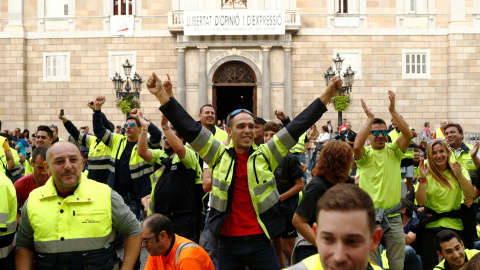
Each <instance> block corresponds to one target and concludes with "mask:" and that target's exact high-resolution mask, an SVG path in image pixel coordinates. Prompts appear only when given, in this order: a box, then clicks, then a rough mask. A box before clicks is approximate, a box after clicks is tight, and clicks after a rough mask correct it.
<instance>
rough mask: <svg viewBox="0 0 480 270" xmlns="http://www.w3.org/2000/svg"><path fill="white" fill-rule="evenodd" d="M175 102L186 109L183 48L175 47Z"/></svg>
mask: <svg viewBox="0 0 480 270" xmlns="http://www.w3.org/2000/svg"><path fill="white" fill-rule="evenodd" d="M177 58H178V60H177V76H178V77H177V100H178V103H180V105H182V106H183V107H184V108H186V105H187V103H186V100H187V81H186V78H185V72H186V70H185V47H177Z"/></svg>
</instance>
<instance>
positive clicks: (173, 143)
mask: <svg viewBox="0 0 480 270" xmlns="http://www.w3.org/2000/svg"><path fill="white" fill-rule="evenodd" d="M167 124H168V119H167V117H165V115H162V129H163V127H164V126H166V125H167ZM163 133H164V134H165V137H167V140H168V144H170V147H172V149H173V151H174V152H175V153H176V154H177V155H178V157H179V158H180V159H183V158H184V157H185V154H186V153H187V150H185V145H183V143H182V141H181V140H180V139H179V138H178V136H177V135H176V134H175V131H173V130H172V129H171V128H169V129H164V130H163Z"/></svg>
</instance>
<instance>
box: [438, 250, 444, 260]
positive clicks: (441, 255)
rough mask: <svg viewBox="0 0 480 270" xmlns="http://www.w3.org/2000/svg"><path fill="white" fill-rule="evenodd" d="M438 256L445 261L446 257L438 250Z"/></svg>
mask: <svg viewBox="0 0 480 270" xmlns="http://www.w3.org/2000/svg"><path fill="white" fill-rule="evenodd" d="M437 255H438V257H440V259H442V260H443V259H445V257H443V254H442V253H441V252H440V251H438V250H437Z"/></svg>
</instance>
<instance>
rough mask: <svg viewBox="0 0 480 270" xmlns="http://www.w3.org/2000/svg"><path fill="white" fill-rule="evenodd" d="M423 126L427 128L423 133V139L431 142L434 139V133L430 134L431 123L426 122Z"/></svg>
mask: <svg viewBox="0 0 480 270" xmlns="http://www.w3.org/2000/svg"><path fill="white" fill-rule="evenodd" d="M423 125H424V126H425V128H424V129H423V131H422V138H428V139H429V140H431V139H433V137H432V133H430V122H425V124H423Z"/></svg>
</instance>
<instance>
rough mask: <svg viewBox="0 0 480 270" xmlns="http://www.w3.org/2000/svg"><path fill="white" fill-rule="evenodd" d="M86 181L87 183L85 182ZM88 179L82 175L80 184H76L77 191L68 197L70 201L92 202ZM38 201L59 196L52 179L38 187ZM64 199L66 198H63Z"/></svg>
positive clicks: (92, 197)
mask: <svg viewBox="0 0 480 270" xmlns="http://www.w3.org/2000/svg"><path fill="white" fill-rule="evenodd" d="M85 179H87V181H86V180H85ZM82 183H83V184H82ZM89 186H90V185H89V184H88V178H87V177H86V176H85V175H84V174H83V173H82V176H81V178H80V182H79V183H78V186H77V189H75V191H74V192H73V194H72V195H70V196H68V198H71V199H70V200H74V201H76V202H79V203H81V202H93V201H94V200H95V198H94V196H93V192H92V190H91V189H90V188H89ZM39 189H40V191H41V192H40V200H44V199H47V198H51V197H55V196H59V195H58V191H57V188H56V187H55V183H54V182H53V178H52V177H50V178H49V179H48V181H47V182H46V183H45V185H44V186H43V187H40V188H39ZM65 199H66V198H65Z"/></svg>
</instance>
